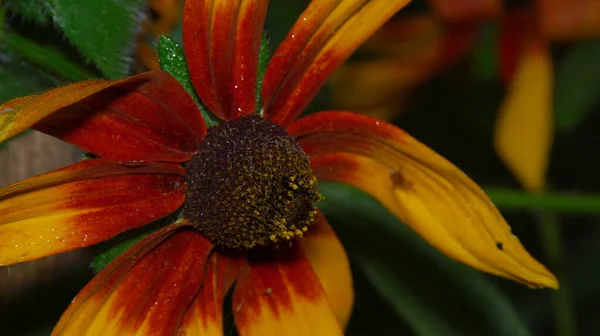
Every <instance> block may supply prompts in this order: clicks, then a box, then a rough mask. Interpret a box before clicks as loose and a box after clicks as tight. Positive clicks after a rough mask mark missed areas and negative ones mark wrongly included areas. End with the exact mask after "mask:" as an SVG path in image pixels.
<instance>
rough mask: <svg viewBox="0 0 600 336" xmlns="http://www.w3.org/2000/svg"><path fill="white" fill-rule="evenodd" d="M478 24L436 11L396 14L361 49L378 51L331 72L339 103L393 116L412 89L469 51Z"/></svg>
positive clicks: (335, 99) (338, 106)
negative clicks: (446, 18) (444, 20)
mask: <svg viewBox="0 0 600 336" xmlns="http://www.w3.org/2000/svg"><path fill="white" fill-rule="evenodd" d="M475 28H476V25H474V24H453V25H450V26H443V25H442V24H441V23H440V22H439V19H437V18H435V17H433V16H430V15H414V16H410V17H406V18H399V19H392V20H391V21H390V22H388V23H386V24H385V25H384V26H383V27H382V28H381V29H380V30H378V31H377V32H376V33H375V34H374V35H373V36H372V37H371V38H370V39H369V40H367V41H366V42H365V43H364V44H363V45H362V46H361V48H360V49H359V50H361V51H362V52H365V53H368V54H369V55H371V56H372V57H369V58H367V59H362V58H358V59H357V60H349V61H348V62H345V63H344V64H343V65H342V66H341V67H340V69H339V70H338V71H336V73H335V74H334V76H332V77H331V81H330V83H331V90H332V105H333V107H334V108H336V109H343V110H350V111H356V112H360V113H362V114H366V115H369V116H373V117H378V118H379V119H384V120H391V119H393V118H394V117H396V116H397V115H399V114H400V113H401V112H402V110H403V106H404V105H405V104H404V103H405V100H406V97H407V96H408V95H410V91H411V90H412V89H414V88H415V87H416V86H418V85H420V84H421V83H422V82H424V81H426V80H427V79H429V78H430V77H431V76H432V75H434V74H435V73H436V72H438V71H440V70H442V69H444V68H445V67H446V66H449V65H451V64H453V63H454V62H456V61H457V60H458V59H460V58H461V57H463V56H464V55H466V53H467V52H468V51H469V50H470V49H471V47H472V46H473V44H474V41H475V36H476V32H477V30H476V29H475Z"/></svg>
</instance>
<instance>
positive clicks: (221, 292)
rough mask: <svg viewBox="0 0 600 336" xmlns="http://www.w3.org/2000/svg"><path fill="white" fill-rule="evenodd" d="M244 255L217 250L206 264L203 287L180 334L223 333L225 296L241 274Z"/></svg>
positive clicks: (218, 335)
mask: <svg viewBox="0 0 600 336" xmlns="http://www.w3.org/2000/svg"><path fill="white" fill-rule="evenodd" d="M243 262H244V259H242V258H239V257H230V256H226V255H224V254H221V253H213V255H212V256H211V257H210V259H209V261H208V262H207V265H206V274H205V275H204V280H203V281H202V287H201V288H200V291H199V292H198V295H197V296H196V298H195V299H194V302H193V303H192V305H191V306H190V307H189V309H188V310H187V312H186V313H185V316H184V319H183V323H182V325H181V328H180V331H179V332H180V334H183V335H186V336H194V335H198V336H212V335H214V336H222V335H223V300H224V298H225V294H227V292H228V291H229V289H230V288H231V286H232V285H233V282H234V281H235V279H236V278H237V276H238V274H239V271H240V267H241V266H242V265H243Z"/></svg>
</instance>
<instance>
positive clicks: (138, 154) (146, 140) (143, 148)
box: [0, 71, 206, 162]
mask: <svg viewBox="0 0 600 336" xmlns="http://www.w3.org/2000/svg"><path fill="white" fill-rule="evenodd" d="M27 128H34V129H37V130H39V131H42V132H44V133H47V134H50V135H52V136H55V137H57V138H60V139H62V140H64V141H67V142H69V143H72V144H74V145H76V146H79V147H81V148H83V149H85V150H86V151H89V152H93V153H94V154H97V155H98V156H101V157H104V158H111V159H114V160H119V161H175V162H182V161H186V160H188V159H189V158H190V157H191V155H193V154H194V153H195V151H196V150H197V149H198V144H199V143H200V141H201V140H202V138H203V137H204V134H205V132H206V128H205V126H204V122H203V121H202V118H201V117H200V113H199V111H198V109H197V108H196V106H195V103H194V102H193V100H192V99H191V97H190V96H189V95H188V94H187V93H186V92H185V90H184V89H183V88H182V87H181V86H180V85H179V83H177V81H176V80H175V79H174V78H173V77H171V76H170V75H169V74H167V73H166V72H162V71H151V72H146V73H143V74H140V75H137V76H134V77H129V78H126V79H123V80H119V81H105V80H91V81H84V82H79V83H76V84H71V85H67V86H64V87H60V88H57V89H54V90H51V91H48V92H46V93H44V94H41V95H38V96H31V97H26V98H18V99H17V100H13V101H9V102H8V103H5V104H3V105H0V142H2V141H4V140H6V139H8V138H10V137H13V136H15V135H17V134H19V133H20V132H22V131H24V130H26V129H27Z"/></svg>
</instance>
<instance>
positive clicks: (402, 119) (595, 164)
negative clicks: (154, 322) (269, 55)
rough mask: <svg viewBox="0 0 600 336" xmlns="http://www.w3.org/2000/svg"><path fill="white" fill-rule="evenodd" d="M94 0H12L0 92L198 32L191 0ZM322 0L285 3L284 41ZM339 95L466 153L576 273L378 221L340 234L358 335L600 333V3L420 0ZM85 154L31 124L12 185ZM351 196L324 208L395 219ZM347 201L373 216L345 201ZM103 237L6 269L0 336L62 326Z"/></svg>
mask: <svg viewBox="0 0 600 336" xmlns="http://www.w3.org/2000/svg"><path fill="white" fill-rule="evenodd" d="M82 3H83V2H79V1H76V0H53V1H50V2H46V1H43V0H14V1H10V0H4V1H0V4H1V5H0V27H2V28H3V29H2V30H0V103H2V102H4V101H7V100H9V99H11V98H14V97H18V96H22V95H28V94H32V93H38V92H42V91H44V90H47V89H49V88H53V87H56V86H59V85H62V84H65V83H69V82H73V81H78V80H83V79H88V78H111V79H114V78H121V77H124V76H127V75H130V74H133V73H137V72H140V71H144V70H146V69H154V68H158V67H159V65H158V61H157V57H156V51H155V42H156V39H157V37H158V36H160V35H170V36H171V37H173V38H174V39H175V40H176V41H179V42H180V41H181V22H180V21H181V11H182V1H180V0H149V1H146V0H122V1H119V0H88V1H86V2H85V4H84V5H82ZM307 3H308V1H307V0H271V5H270V8H269V15H268V19H267V24H266V28H267V35H268V37H269V38H270V42H271V47H272V50H274V48H275V47H276V46H277V44H278V43H279V42H280V41H281V40H282V39H283V38H284V37H285V34H286V32H287V31H288V29H289V28H290V27H291V25H292V24H293V22H294V20H295V19H296V18H297V17H298V15H299V13H301V11H302V9H303V8H304V7H305V6H306V4H307ZM100 9H102V10H100ZM98 13H101V14H98ZM104 27H107V28H106V29H104ZM324 109H344V110H351V111H356V112H360V113H364V114H368V115H371V116H375V117H377V118H381V119H384V120H388V121H390V122H392V123H394V124H396V125H398V126H399V127H400V128H402V129H404V130H406V131H407V132H408V133H410V134H411V135H413V136H414V137H416V138H417V139H419V140H420V141H422V142H424V143H425V144H427V145H428V146H430V147H431V148H433V149H434V150H435V151H437V152H438V153H440V154H442V155H443V156H444V157H446V158H447V159H449V160H450V161H451V162H453V163H454V164H455V165H457V166H458V167H459V168H461V169H462V170H463V171H465V172H466V173H467V174H468V175H469V176H470V177H471V178H472V179H474V180H475V181H476V182H477V183H478V184H479V185H481V186H482V187H483V188H484V189H485V191H486V192H487V193H488V195H490V197H491V198H492V200H493V201H494V202H495V203H496V205H497V206H498V207H499V208H500V210H501V211H502V213H503V215H504V216H505V218H506V219H507V221H508V222H509V223H510V225H511V226H512V228H513V232H514V233H515V234H516V235H517V236H518V237H519V238H520V239H521V241H522V242H523V244H524V245H525V246H526V247H527V249H528V250H529V251H530V252H531V253H532V254H533V255H534V256H535V257H536V258H537V259H539V260H541V261H543V263H544V264H545V265H547V266H548V267H549V268H550V269H551V270H552V271H553V272H554V273H555V274H556V275H557V276H558V278H559V281H560V284H561V288H560V290H558V291H550V290H533V289H529V288H526V287H524V286H521V285H518V284H514V283H511V282H509V281H505V280H502V279H498V278H494V277H491V276H487V275H483V274H480V273H478V272H475V271H473V270H471V269H468V268H467V267H464V266H462V265H458V264H457V263H455V262H453V261H451V260H448V259H447V258H446V257H444V256H443V255H440V254H439V253H438V252H437V251H435V250H433V249H432V248H430V247H428V246H427V245H425V244H424V243H423V242H422V241H421V240H420V239H419V238H418V237H416V236H415V235H414V234H412V233H411V232H410V230H408V229H401V230H399V231H398V232H396V234H397V235H398V236H397V239H396V241H395V244H387V241H386V239H387V237H386V233H385V232H377V230H376V228H374V229H373V230H372V232H370V234H371V235H372V237H375V238H371V241H364V240H363V239H362V238H360V237H361V236H360V235H358V234H357V232H358V231H352V230H345V231H344V230H340V231H339V232H340V237H341V239H342V241H343V242H344V244H345V245H346V246H347V248H348V250H349V254H350V257H351V259H352V262H353V266H354V269H353V270H354V273H355V277H356V280H355V284H356V291H357V294H356V306H355V311H354V314H353V318H352V320H351V322H350V325H349V327H348V330H347V334H349V335H556V336H572V335H600V322H599V321H600V305H598V304H597V302H599V301H600V267H599V263H600V220H599V217H598V214H599V213H600V192H599V191H600V178H599V177H598V171H600V169H599V168H600V156H599V155H598V147H597V146H598V145H599V144H600V132H599V130H600V113H597V112H598V110H599V109H600V0H534V1H525V0H506V1H501V0H413V1H412V2H411V3H410V4H409V5H408V7H407V8H405V9H404V10H402V11H401V12H400V13H398V14H397V15H396V16H395V17H394V18H392V20H390V21H389V22H388V23H387V24H386V25H385V26H384V27H383V28H382V29H381V30H380V31H378V32H377V33H376V34H375V35H374V36H373V37H372V38H371V39H369V40H368V41H367V42H366V43H365V44H364V45H363V46H362V47H361V48H360V49H359V50H357V52H356V53H355V54H354V55H353V56H352V57H351V58H350V59H349V60H348V61H347V62H346V63H345V64H344V65H343V66H342V67H341V68H340V69H339V70H338V71H337V72H336V73H335V75H334V76H333V77H332V79H331V81H330V82H329V83H328V85H327V86H326V87H325V88H323V90H322V91H321V93H320V94H319V96H318V97H317V99H316V100H315V102H314V103H313V104H312V105H311V106H310V107H309V109H308V110H307V111H306V113H311V112H314V111H318V110H324ZM82 155H83V153H82V152H81V151H79V150H78V149H76V148H73V147H71V146H69V145H66V144H64V143H62V142H60V141H58V140H55V139H52V138H50V137H48V136H45V135H42V134H39V133H36V132H26V133H24V134H22V135H20V136H19V137H17V138H15V139H13V140H10V141H9V142H6V143H2V144H0V186H5V185H8V184H10V183H13V182H16V181H19V180H21V179H23V178H26V177H28V176H33V175H37V174H40V173H43V172H46V171H50V170H53V169H56V168H58V167H62V166H65V165H68V164H70V163H73V162H75V161H77V160H79V159H81V158H82ZM341 199H342V200H341V201H340V204H332V205H325V211H326V213H328V215H330V217H328V218H330V220H331V221H332V223H333V225H334V227H351V224H348V222H352V221H354V222H356V221H360V220H363V221H375V222H376V221H383V222H385V221H390V218H389V217H390V215H389V214H388V213H387V211H386V210H385V209H383V208H381V207H380V206H378V204H376V202H375V201H373V200H372V199H370V198H368V197H366V196H365V195H363V194H361V193H359V192H356V191H355V190H348V191H347V192H345V193H344V197H342V198H341ZM344 202H346V203H345V205H347V206H352V207H357V208H358V209H359V210H365V211H366V214H365V213H357V214H353V216H350V215H348V214H346V215H344V214H343V212H336V211H335V209H337V208H338V207H339V206H340V205H341V206H343V205H344ZM342 231H343V232H342ZM378 234H379V236H378ZM377 237H378V238H377ZM104 248H106V246H104V245H101V246H96V247H92V248H89V249H86V250H81V251H76V252H72V253H67V254H64V255H59V256H54V257H49V258H45V259H42V260H39V261H34V262H30V263H24V264H18V265H14V266H10V267H0V334H1V335H47V334H49V332H50V330H51V328H52V325H53V323H55V322H56V321H57V320H58V317H59V316H60V314H61V312H62V311H63V309H64V308H65V307H66V306H67V305H68V303H69V302H70V300H71V299H72V298H73V297H74V296H75V294H76V293H77V292H78V291H79V289H80V288H81V287H82V286H83V285H84V284H85V282H86V281H87V280H89V279H90V278H91V277H92V276H93V274H92V271H91V270H90V269H89V267H88V265H89V263H90V261H91V259H92V258H93V256H94V255H95V254H96V253H97V252H98V251H101V250H102V249H104ZM226 315H227V313H226Z"/></svg>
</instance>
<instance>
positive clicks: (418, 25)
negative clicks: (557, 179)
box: [332, 0, 600, 193]
mask: <svg viewBox="0 0 600 336" xmlns="http://www.w3.org/2000/svg"><path fill="white" fill-rule="evenodd" d="M428 2H429V5H430V8H431V13H422V14H416V15H415V14H412V15H410V16H408V17H400V16H397V17H396V18H395V19H394V20H391V21H390V22H389V23H387V24H386V25H385V26H384V27H383V28H382V29H380V30H379V32H378V33H377V34H375V35H374V36H373V37H372V38H371V39H370V40H369V41H367V42H366V43H365V44H364V45H363V47H362V48H361V49H362V52H363V53H366V54H368V55H370V56H371V57H368V58H358V59H357V61H354V62H347V63H346V64H345V65H344V66H343V67H342V68H341V69H340V71H339V72H338V74H337V75H336V76H334V80H333V85H332V86H333V97H334V98H333V105H334V106H335V107H336V108H342V109H350V110H353V111H357V112H362V113H364V114H367V115H371V116H377V117H380V118H382V119H386V120H392V119H394V118H395V117H397V116H398V115H399V114H400V113H401V112H403V111H404V110H406V109H405V108H404V105H406V104H405V103H406V101H407V100H408V96H409V95H410V94H411V93H412V92H413V91H415V89H416V88H417V87H419V86H420V85H421V84H422V83H424V82H425V81H427V80H428V79H430V78H432V77H434V76H435V75H437V74H439V72H440V71H441V70H444V69H446V68H447V67H448V66H449V65H451V64H455V63H456V61H457V60H459V59H462V58H465V56H467V54H468V53H472V54H474V55H475V56H472V60H474V62H473V64H475V66H474V68H475V69H476V71H475V72H479V75H480V76H482V77H483V76H485V77H486V79H487V80H489V79H491V77H492V76H494V75H495V74H492V73H491V72H493V71H495V70H497V71H498V72H499V73H498V75H499V77H500V79H501V80H502V81H503V82H504V84H505V86H506V87H507V93H506V97H505V99H504V102H503V103H502V105H501V106H500V107H499V111H498V117H497V122H496V125H495V132H494V133H495V134H494V147H495V149H496V152H497V153H498V156H499V158H500V159H501V160H502V161H503V162H504V164H505V165H506V167H507V168H508V169H509V170H510V171H511V172H512V173H513V174H514V176H515V178H516V179H517V181H518V182H519V183H520V184H521V185H522V186H523V188H524V189H526V190H527V191H529V192H532V193H539V192H542V191H543V190H545V189H546V174H547V170H548V165H549V162H550V153H551V150H552V142H553V137H554V129H555V128H557V129H558V130H559V131H560V130H561V128H565V126H563V125H560V120H559V119H561V118H560V117H555V116H560V115H564V114H565V112H562V111H561V110H568V112H566V113H567V114H572V115H577V114H578V113H577V111H575V109H576V108H574V107H573V106H572V105H573V104H570V102H569V103H568V104H567V103H563V102H562V101H561V100H560V99H558V100H554V101H553V99H554V96H553V95H554V94H553V92H554V91H556V90H557V88H560V87H561V86H560V85H558V86H556V85H555V81H557V79H558V81H560V78H556V77H557V76H556V75H557V74H555V73H554V72H555V71H554V68H555V66H553V64H552V63H553V57H552V55H551V49H550V47H551V43H555V42H566V41H568V42H576V41H582V40H585V39H590V38H597V37H598V36H599V35H600V20H598V19H597V18H598V15H600V10H599V9H600V2H598V1H594V0H568V1H560V0H559V1H556V0H537V1H534V3H533V6H531V5H529V4H523V5H521V6H519V5H517V6H508V5H506V4H505V3H503V2H502V1H500V0H476V1H455V0H429V1H428ZM496 26H497V27H496ZM492 27H494V28H492ZM496 29H497V30H498V31H497V32H496V31H495V30H496ZM484 39H485V41H486V42H484V43H479V46H478V45H477V43H476V42H477V40H480V41H483V40H484ZM492 53H493V54H495V55H493V56H492V55H491V54H492ZM554 58H556V57H554ZM494 63H497V64H494ZM496 68H497V69H496ZM559 68H560V67H559ZM477 69H479V70H477ZM463 77H464V76H463ZM559 77H560V75H559ZM349 78H354V79H357V78H358V80H349ZM365 83H367V84H365ZM582 100H583V99H582ZM582 105H583V106H589V105H585V104H582ZM564 106H568V108H565V107H564ZM555 119H556V120H557V121H558V122H557V123H556V125H555V123H554V120H555Z"/></svg>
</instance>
